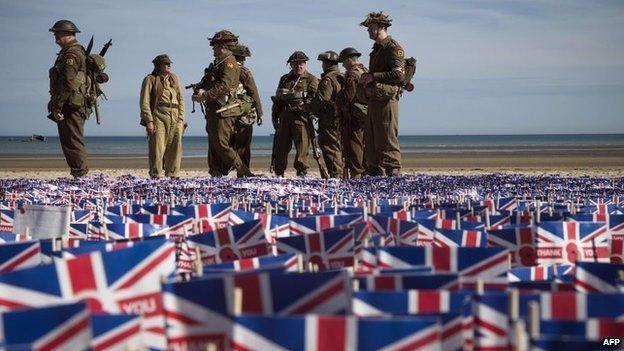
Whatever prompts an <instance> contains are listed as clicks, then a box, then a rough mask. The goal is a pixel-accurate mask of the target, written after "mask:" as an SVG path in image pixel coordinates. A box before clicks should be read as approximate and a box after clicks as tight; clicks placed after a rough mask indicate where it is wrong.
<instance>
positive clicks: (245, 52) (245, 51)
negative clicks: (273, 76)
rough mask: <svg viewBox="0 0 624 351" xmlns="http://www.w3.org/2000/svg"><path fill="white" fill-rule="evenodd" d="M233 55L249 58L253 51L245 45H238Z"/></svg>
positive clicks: (234, 48)
mask: <svg viewBox="0 0 624 351" xmlns="http://www.w3.org/2000/svg"><path fill="white" fill-rule="evenodd" d="M232 55H234V56H237V57H249V56H251V51H249V48H248V47H247V46H245V45H242V44H236V45H234V47H233V48H232Z"/></svg>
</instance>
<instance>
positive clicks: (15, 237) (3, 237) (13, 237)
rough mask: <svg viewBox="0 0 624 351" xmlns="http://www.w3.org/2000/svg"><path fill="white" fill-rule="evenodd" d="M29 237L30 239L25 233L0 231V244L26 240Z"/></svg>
mask: <svg viewBox="0 0 624 351" xmlns="http://www.w3.org/2000/svg"><path fill="white" fill-rule="evenodd" d="M30 239H31V238H30V236H28V235H25V234H15V233H5V232H0V244H4V243H12V242H16V241H26V240H30Z"/></svg>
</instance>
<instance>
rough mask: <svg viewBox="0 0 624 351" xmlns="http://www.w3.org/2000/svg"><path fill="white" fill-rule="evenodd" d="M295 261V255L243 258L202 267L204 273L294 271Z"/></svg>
mask: <svg viewBox="0 0 624 351" xmlns="http://www.w3.org/2000/svg"><path fill="white" fill-rule="evenodd" d="M297 261H298V260H297V255H295V254H283V255H277V256H262V257H253V258H243V259H240V260H236V261H231V262H227V263H217V264H210V265H206V266H204V271H224V272H230V271H250V270H255V269H270V268H284V269H285V270H287V271H296V270H297V268H298V267H297Z"/></svg>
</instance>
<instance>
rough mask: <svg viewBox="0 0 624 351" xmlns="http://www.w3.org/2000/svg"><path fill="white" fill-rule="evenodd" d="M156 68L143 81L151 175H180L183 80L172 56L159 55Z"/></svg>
mask: <svg viewBox="0 0 624 351" xmlns="http://www.w3.org/2000/svg"><path fill="white" fill-rule="evenodd" d="M152 63H153V64H154V70H153V71H152V73H150V74H149V75H147V77H145V79H143V84H142V85H141V99H140V107H141V125H143V126H145V130H146V131H147V137H148V145H149V175H150V177H152V178H158V177H160V176H161V175H162V173H163V168H164V170H165V176H167V177H178V174H179V172H180V163H181V161H182V134H183V133H184V125H185V121H184V98H183V96H182V92H181V89H180V80H179V79H178V77H177V76H176V75H175V74H173V73H172V72H171V59H169V56H167V55H158V56H156V58H154V60H152Z"/></svg>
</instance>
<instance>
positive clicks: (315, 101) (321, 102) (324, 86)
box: [308, 76, 334, 114]
mask: <svg viewBox="0 0 624 351" xmlns="http://www.w3.org/2000/svg"><path fill="white" fill-rule="evenodd" d="M333 90H334V89H333V87H332V84H331V80H330V79H329V78H328V77H327V76H325V77H323V79H321V82H320V83H319V84H318V88H317V89H316V94H314V98H312V101H311V102H310V104H309V105H308V110H309V111H310V112H311V113H313V114H317V113H318V112H319V111H321V110H322V109H323V108H324V107H325V106H326V105H327V103H329V102H330V101H331V97H332V92H333Z"/></svg>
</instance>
